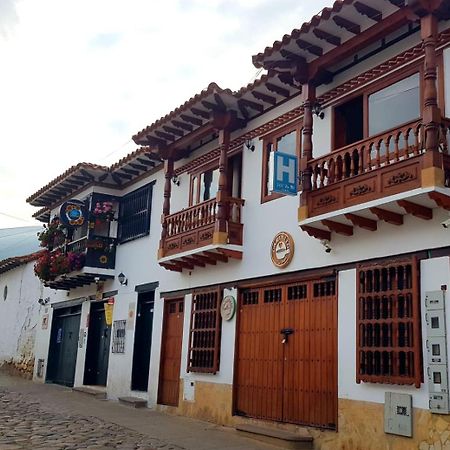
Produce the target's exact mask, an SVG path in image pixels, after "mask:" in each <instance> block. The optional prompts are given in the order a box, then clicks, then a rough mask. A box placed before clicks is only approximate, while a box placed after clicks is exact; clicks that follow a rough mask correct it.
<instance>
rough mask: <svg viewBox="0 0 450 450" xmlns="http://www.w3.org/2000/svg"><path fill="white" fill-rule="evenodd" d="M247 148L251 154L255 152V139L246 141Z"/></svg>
mask: <svg viewBox="0 0 450 450" xmlns="http://www.w3.org/2000/svg"><path fill="white" fill-rule="evenodd" d="M245 146H246V147H247V149H248V150H250V151H251V152H254V151H255V144H254V143H253V139H246V141H245Z"/></svg>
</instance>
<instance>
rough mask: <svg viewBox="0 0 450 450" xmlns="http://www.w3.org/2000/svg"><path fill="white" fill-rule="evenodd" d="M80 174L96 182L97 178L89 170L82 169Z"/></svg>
mask: <svg viewBox="0 0 450 450" xmlns="http://www.w3.org/2000/svg"><path fill="white" fill-rule="evenodd" d="M80 172H81V173H82V174H83V175H84V176H85V177H86V178H88V179H89V181H95V177H94V175H92V174H90V173H89V172H88V171H87V170H85V169H80Z"/></svg>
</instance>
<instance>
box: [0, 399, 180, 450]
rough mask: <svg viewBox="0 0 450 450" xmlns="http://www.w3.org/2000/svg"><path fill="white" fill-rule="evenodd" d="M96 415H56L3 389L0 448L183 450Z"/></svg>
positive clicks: (0, 407) (0, 409) (34, 402)
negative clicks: (108, 421)
mask: <svg viewBox="0 0 450 450" xmlns="http://www.w3.org/2000/svg"><path fill="white" fill-rule="evenodd" d="M181 448H182V447H178V446H173V445H170V444H166V443H163V442H161V441H159V440H157V439H149V438H146V437H145V436H143V435H141V434H139V433H136V432H131V431H130V430H129V429H126V428H124V427H121V426H119V425H116V424H113V423H107V422H105V421H103V420H100V419H98V418H97V417H84V416H78V415H68V414H67V415H66V414H64V415H62V414H55V413H53V412H51V411H45V410H44V409H43V408H42V407H41V406H40V404H39V402H36V401H30V400H29V399H28V398H27V397H25V396H24V395H22V394H20V393H16V392H13V393H9V392H1V391H0V450H7V449H8V450H15V449H17V450H18V449H49V450H50V449H55V450H56V449H61V450H62V449H64V450H75V449H92V450H93V449H98V450H101V449H103V450H106V449H122V450H136V449H139V450H155V449H167V450H171V449H177V450H178V449H181Z"/></svg>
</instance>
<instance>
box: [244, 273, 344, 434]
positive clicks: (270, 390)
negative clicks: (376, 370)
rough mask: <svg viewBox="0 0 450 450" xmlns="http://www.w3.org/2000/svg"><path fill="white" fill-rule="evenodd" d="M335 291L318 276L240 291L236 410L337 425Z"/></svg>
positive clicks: (315, 423) (303, 422)
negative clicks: (296, 281)
mask: <svg viewBox="0 0 450 450" xmlns="http://www.w3.org/2000/svg"><path fill="white" fill-rule="evenodd" d="M335 290H336V287H335V281H323V282H322V281H320V280H318V281H308V282H304V283H296V284H291V285H284V286H276V287H270V288H259V289H251V290H244V291H243V292H242V294H241V296H240V306H239V325H238V329H239V336H238V346H237V358H236V363H237V366H236V382H235V412H236V413H237V414H241V415H246V416H250V417H255V418H259V419H267V420H276V421H280V422H288V423H296V424H303V425H312V426H317V427H321V428H331V429H334V428H336V423H337V334H336V333H337V307H336V292H335Z"/></svg>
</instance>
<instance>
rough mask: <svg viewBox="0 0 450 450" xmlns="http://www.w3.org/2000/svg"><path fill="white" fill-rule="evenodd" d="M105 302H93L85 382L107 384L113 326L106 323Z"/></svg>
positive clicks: (98, 384) (99, 384)
mask: <svg viewBox="0 0 450 450" xmlns="http://www.w3.org/2000/svg"><path fill="white" fill-rule="evenodd" d="M104 305H105V303H104V302H94V303H92V304H91V311H90V315H89V331H88V340H87V346H86V364H85V368H84V384H87V385H95V386H106V381H107V377H108V363H109V344H110V341H111V327H110V326H108V325H107V324H106V318H105V306H104Z"/></svg>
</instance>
